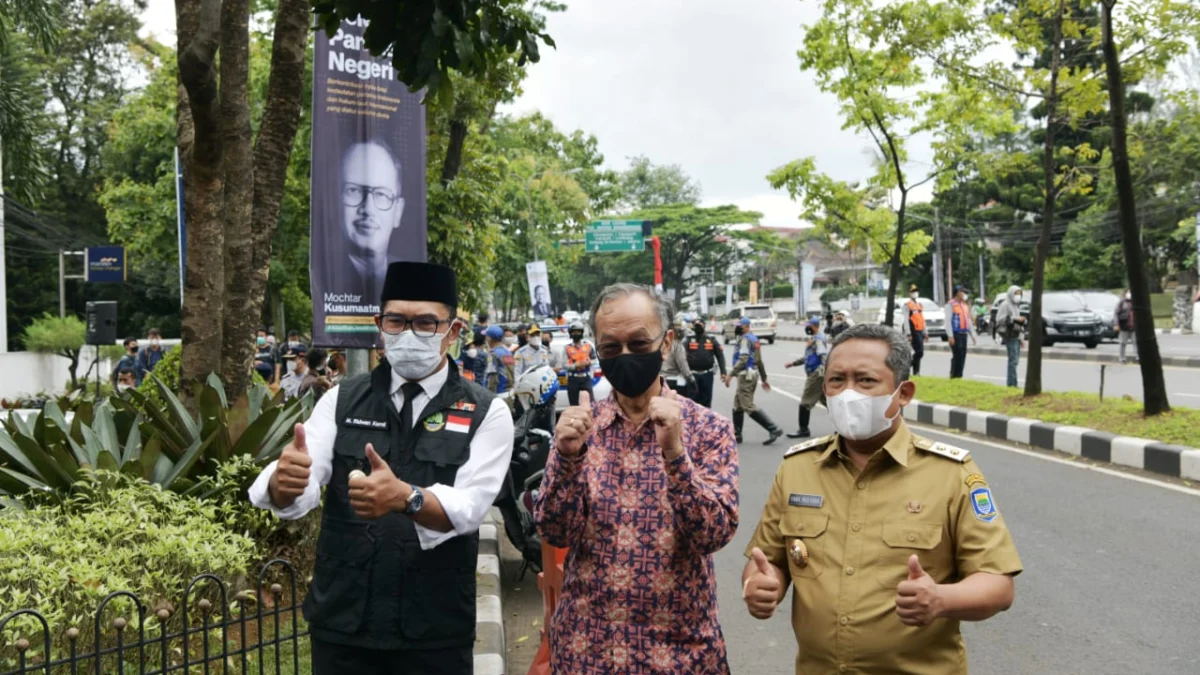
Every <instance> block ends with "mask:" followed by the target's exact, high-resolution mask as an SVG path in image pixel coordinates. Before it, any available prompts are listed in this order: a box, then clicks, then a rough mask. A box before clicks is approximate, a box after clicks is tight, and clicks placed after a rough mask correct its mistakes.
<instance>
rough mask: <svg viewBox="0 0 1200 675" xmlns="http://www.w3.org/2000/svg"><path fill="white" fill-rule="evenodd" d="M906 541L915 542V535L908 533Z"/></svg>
mask: <svg viewBox="0 0 1200 675" xmlns="http://www.w3.org/2000/svg"><path fill="white" fill-rule="evenodd" d="M908 540H909V541H916V540H917V535H915V534H913V533H911V532H910V533H909V534H908Z"/></svg>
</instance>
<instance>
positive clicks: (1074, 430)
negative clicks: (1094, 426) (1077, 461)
mask: <svg viewBox="0 0 1200 675" xmlns="http://www.w3.org/2000/svg"><path fill="white" fill-rule="evenodd" d="M1088 431H1091V429H1085V428H1084V427H1058V428H1057V429H1055V430H1054V449H1055V450H1058V451H1060V452H1065V453H1067V454H1071V455H1075V456H1077V457H1078V456H1081V455H1083V434H1084V433H1086V432H1088Z"/></svg>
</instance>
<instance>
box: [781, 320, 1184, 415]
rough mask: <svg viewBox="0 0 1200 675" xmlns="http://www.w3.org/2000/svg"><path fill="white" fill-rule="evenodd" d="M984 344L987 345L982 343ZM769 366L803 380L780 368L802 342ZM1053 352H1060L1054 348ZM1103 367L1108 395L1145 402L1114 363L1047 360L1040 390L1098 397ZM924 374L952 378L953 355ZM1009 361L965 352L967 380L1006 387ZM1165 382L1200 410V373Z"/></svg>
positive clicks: (1173, 395) (1171, 375) (1177, 373)
mask: <svg viewBox="0 0 1200 675" xmlns="http://www.w3.org/2000/svg"><path fill="white" fill-rule="evenodd" d="M1165 337H1173V338H1175V339H1176V340H1196V341H1197V346H1200V337H1193V336H1189V335H1177V336H1165ZM980 344H986V343H985V342H984V341H983V340H981V341H980ZM764 349H766V350H767V363H768V364H769V365H771V366H772V369H773V370H778V371H779V376H780V378H781V381H800V382H802V381H803V377H801V378H800V379H799V380H794V379H793V380H788V378H794V377H795V376H797V375H799V373H797V372H796V369H792V370H784V369H783V368H782V364H783V363H784V362H785V361H786V360H789V359H791V360H794V359H796V358H799V357H800V356H803V354H804V347H803V344H802V343H799V342H786V341H780V342H777V343H775V345H774V346H771V345H767V346H765V347H764ZM1055 349H1058V348H1057V347H1055ZM1101 366H1104V367H1105V375H1104V395H1105V396H1130V397H1133V398H1135V399H1137V400H1139V401H1140V400H1141V399H1142V374H1141V370H1140V369H1139V368H1138V366H1137V364H1132V363H1131V364H1127V365H1118V364H1114V363H1109V364H1100V363H1090V362H1087V361H1060V360H1056V359H1043V361H1042V386H1043V388H1044V389H1045V390H1047V391H1081V392H1085V393H1089V394H1097V393H1098V392H1099V391H1100V368H1101ZM921 371H922V372H923V373H924V374H926V375H936V376H939V377H949V375H950V354H949V353H947V352H935V351H927V352H925V358H924V359H923V360H922V362H921ZM1007 372H1008V360H1007V359H1006V358H1005V357H1003V356H990V355H986V354H972V353H970V351H969V350H968V352H967V365H966V370H965V371H964V375H965V376H966V378H967V379H973V380H977V381H980V382H990V383H992V384H1004V383H1005V382H1006V381H1007ZM1163 373H1164V375H1165V376H1166V380H1167V394H1168V396H1169V397H1170V400H1171V405H1175V406H1183V407H1188V408H1200V371H1197V369H1195V368H1164V369H1163ZM1017 382H1018V384H1019V385H1020V386H1024V385H1025V354H1024V353H1023V354H1022V355H1021V364H1020V366H1019V367H1018V368H1017Z"/></svg>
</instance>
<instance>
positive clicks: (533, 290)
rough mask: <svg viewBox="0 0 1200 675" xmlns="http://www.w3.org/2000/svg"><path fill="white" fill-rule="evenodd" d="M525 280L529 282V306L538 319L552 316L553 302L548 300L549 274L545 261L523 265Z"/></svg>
mask: <svg viewBox="0 0 1200 675" xmlns="http://www.w3.org/2000/svg"><path fill="white" fill-rule="evenodd" d="M525 278H526V279H527V280H528V281H529V306H530V307H532V308H533V315H534V317H536V318H538V319H545V318H548V317H552V316H554V302H553V301H552V300H551V299H550V274H549V273H548V272H547V271H546V261H545V260H536V261H534V262H531V263H525Z"/></svg>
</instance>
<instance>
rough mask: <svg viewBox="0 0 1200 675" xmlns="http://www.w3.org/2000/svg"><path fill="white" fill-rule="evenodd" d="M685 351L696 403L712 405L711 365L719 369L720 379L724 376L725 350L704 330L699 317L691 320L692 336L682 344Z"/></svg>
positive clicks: (702, 321)
mask: <svg viewBox="0 0 1200 675" xmlns="http://www.w3.org/2000/svg"><path fill="white" fill-rule="evenodd" d="M683 347H684V350H685V351H686V352H687V363H688V367H689V368H691V369H692V375H694V376H695V377H696V390H695V393H696V396H695V398H694V399H693V400H694V401H696V403H699V404H700V405H702V406H704V407H705V408H711V407H712V396H713V367H714V365H715V366H718V367H720V369H721V379H722V380H724V379H725V376H726V371H725V350H724V349H722V348H721V342H720V341H719V340H717V339H716V338H714V337H713V336H711V335H708V334H706V333H705V332H704V319H701V318H699V317H697V318H695V319H693V320H692V336H691V337H689V338H688V339H687V342H685V343H684V345H683Z"/></svg>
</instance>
